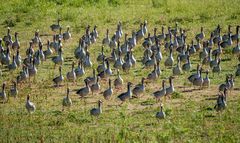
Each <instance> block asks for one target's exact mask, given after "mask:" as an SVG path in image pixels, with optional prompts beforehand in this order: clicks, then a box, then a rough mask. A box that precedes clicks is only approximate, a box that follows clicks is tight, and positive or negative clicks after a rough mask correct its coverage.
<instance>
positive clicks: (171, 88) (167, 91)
mask: <svg viewBox="0 0 240 143" xmlns="http://www.w3.org/2000/svg"><path fill="white" fill-rule="evenodd" d="M174 92H175V88H174V85H173V77H171V76H170V77H169V87H167V88H166V96H171V95H172V94H173V93H174Z"/></svg>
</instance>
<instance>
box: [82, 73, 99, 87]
mask: <svg viewBox="0 0 240 143" xmlns="http://www.w3.org/2000/svg"><path fill="white" fill-rule="evenodd" d="M85 80H87V81H88V85H89V86H92V85H93V84H94V83H95V82H96V80H97V76H96V71H95V69H93V76H92V77H87V78H86V79H85Z"/></svg>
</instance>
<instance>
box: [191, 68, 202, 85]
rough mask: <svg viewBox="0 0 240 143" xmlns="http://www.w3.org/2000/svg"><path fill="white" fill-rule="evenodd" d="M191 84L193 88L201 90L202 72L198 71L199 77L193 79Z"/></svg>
mask: <svg viewBox="0 0 240 143" xmlns="http://www.w3.org/2000/svg"><path fill="white" fill-rule="evenodd" d="M192 83H193V86H199V87H200V89H201V88H202V84H203V78H202V70H200V71H199V76H198V77H196V78H194V80H193V82H192Z"/></svg>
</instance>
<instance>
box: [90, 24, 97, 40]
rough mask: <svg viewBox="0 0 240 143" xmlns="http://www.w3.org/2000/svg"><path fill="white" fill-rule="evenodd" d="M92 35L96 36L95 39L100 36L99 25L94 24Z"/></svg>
mask: <svg viewBox="0 0 240 143" xmlns="http://www.w3.org/2000/svg"><path fill="white" fill-rule="evenodd" d="M91 35H92V37H94V38H95V39H97V38H98V31H97V25H94V28H93V31H92V33H91Z"/></svg>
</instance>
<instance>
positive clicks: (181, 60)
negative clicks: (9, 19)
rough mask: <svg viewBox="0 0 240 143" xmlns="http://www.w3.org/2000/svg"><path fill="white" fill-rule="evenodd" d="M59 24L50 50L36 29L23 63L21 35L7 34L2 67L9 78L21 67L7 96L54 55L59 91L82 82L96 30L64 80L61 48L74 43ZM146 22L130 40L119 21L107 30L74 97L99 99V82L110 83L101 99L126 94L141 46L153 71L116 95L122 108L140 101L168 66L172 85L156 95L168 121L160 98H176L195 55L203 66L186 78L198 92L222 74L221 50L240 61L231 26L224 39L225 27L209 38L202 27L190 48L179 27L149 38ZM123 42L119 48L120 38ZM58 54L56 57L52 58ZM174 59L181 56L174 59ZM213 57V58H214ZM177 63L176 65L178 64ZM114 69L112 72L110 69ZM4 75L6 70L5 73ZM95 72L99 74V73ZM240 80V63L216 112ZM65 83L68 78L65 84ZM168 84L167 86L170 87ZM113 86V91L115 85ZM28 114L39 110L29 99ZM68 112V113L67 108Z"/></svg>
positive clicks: (1, 41) (66, 101)
mask: <svg viewBox="0 0 240 143" xmlns="http://www.w3.org/2000/svg"><path fill="white" fill-rule="evenodd" d="M60 21H61V20H60V19H58V20H57V23H56V24H53V25H51V26H50V28H51V30H52V31H54V33H55V34H54V35H53V40H52V41H49V40H48V41H47V42H46V43H47V47H46V50H44V49H43V46H44V44H43V41H42V40H41V37H40V34H39V31H38V30H37V31H36V32H35V34H34V37H33V38H32V39H31V40H30V42H29V48H27V50H26V57H25V58H22V57H21V55H20V52H19V50H20V41H19V39H18V33H17V32H15V35H14V37H15V38H14V40H12V35H11V29H10V28H8V29H7V34H6V36H4V37H3V38H0V62H1V65H2V66H1V67H2V68H6V69H8V70H9V72H10V73H12V72H13V71H15V70H16V69H17V68H22V70H21V71H20V73H19V74H18V75H17V77H16V80H15V81H13V85H12V87H11V88H10V92H9V95H11V96H13V97H17V95H18V88H17V87H18V85H22V84H25V83H28V82H29V84H30V83H31V78H33V77H35V76H36V75H37V74H38V68H39V67H38V65H40V64H41V63H42V62H45V61H46V60H48V59H49V58H50V56H51V59H52V63H53V64H54V67H55V68H56V67H57V68H58V69H59V76H57V77H54V78H53V80H52V81H53V83H54V84H55V85H56V87H58V86H60V85H61V84H62V82H63V81H64V80H67V81H69V82H73V84H76V80H77V78H79V77H82V76H83V75H84V74H85V73H86V71H85V69H87V68H88V69H91V67H92V66H93V63H92V61H91V53H90V52H89V48H90V47H91V45H92V44H94V43H96V41H97V39H98V38H99V35H98V31H97V26H94V28H93V29H92V30H91V29H90V28H91V27H90V26H87V28H86V33H85V34H84V35H83V36H82V37H81V38H80V39H79V44H78V46H77V48H76V49H75V51H74V53H73V54H74V56H75V58H76V61H77V64H78V66H77V67H76V68H75V63H76V62H73V63H72V67H71V69H70V70H69V71H68V72H67V74H66V76H65V75H63V74H62V64H63V63H64V55H63V49H64V48H63V47H64V46H63V43H64V41H68V40H71V33H70V27H67V31H66V32H64V33H62V26H61V25H60ZM147 25H148V24H147V21H144V22H143V23H141V24H140V28H139V29H137V30H136V31H133V32H132V35H131V37H130V38H128V34H124V33H123V30H122V23H121V22H118V24H117V30H116V32H115V33H114V35H113V36H112V37H111V36H110V35H109V29H107V30H106V35H105V37H104V38H103V40H102V50H101V53H100V54H99V55H98V56H97V61H98V63H99V65H98V67H97V68H96V69H93V75H92V76H89V77H86V78H85V79H84V82H85V86H84V87H82V88H80V89H79V90H77V92H76V94H77V95H79V97H81V98H85V97H87V96H90V95H89V94H91V93H92V95H93V94H96V93H98V94H100V90H101V85H100V80H103V81H105V82H106V83H108V88H107V89H105V90H103V92H101V94H102V95H103V97H104V99H105V100H109V99H111V98H113V97H112V96H113V94H114V90H115V89H116V90H120V91H121V90H123V85H124V84H123V83H124V81H123V78H122V77H121V74H120V72H125V73H129V71H130V70H131V69H133V68H135V65H136V64H138V63H137V61H136V59H135V57H134V54H133V53H134V52H133V51H134V49H135V48H137V45H139V44H142V47H143V49H144V50H143V56H142V60H141V62H142V65H143V69H153V70H152V71H151V72H150V73H149V74H148V75H147V76H146V77H142V79H141V83H140V84H137V85H135V86H134V87H133V88H132V86H133V83H131V82H128V84H127V90H126V91H125V92H122V93H121V94H119V95H118V96H117V98H118V99H119V100H120V101H121V104H123V103H124V102H125V101H127V100H128V99H130V98H132V97H136V98H141V96H142V95H143V94H144V93H145V83H146V81H147V82H150V83H154V82H155V81H156V80H157V79H158V77H159V76H160V75H161V74H162V72H163V71H162V70H161V68H160V62H164V65H165V67H166V68H171V69H172V76H170V77H169V81H166V80H162V87H161V88H160V89H159V90H156V91H155V92H154V93H152V95H153V97H154V98H155V99H156V101H157V102H160V111H159V112H158V113H157V114H156V117H157V118H158V119H161V118H165V116H166V115H165V113H164V111H163V104H162V102H161V99H162V98H163V97H167V96H170V95H172V94H173V93H174V91H175V89H174V83H173V80H174V77H176V76H181V74H182V73H183V72H184V73H188V72H189V71H190V70H191V69H192V64H191V57H193V55H196V54H198V55H199V64H198V65H197V71H196V73H193V74H192V75H190V76H189V77H188V81H189V82H190V83H191V84H192V85H193V86H194V87H195V86H197V87H199V88H200V89H202V88H204V87H209V86H210V79H209V77H208V74H209V72H212V73H218V74H219V73H220V72H221V59H222V57H223V54H224V52H223V49H225V48H227V47H233V48H232V54H233V55H234V56H236V57H238V58H239V60H240V46H239V45H240V44H239V39H240V32H239V29H240V26H237V27H236V33H235V34H233V32H232V31H231V26H229V28H228V33H226V34H224V35H223V34H222V33H221V31H222V28H221V27H220V25H218V26H217V27H216V28H215V29H214V30H213V31H212V32H211V35H210V38H207V37H206V36H205V34H204V29H203V27H201V31H200V33H199V34H196V36H195V37H194V39H193V40H192V42H191V44H187V43H186V38H187V35H186V31H185V30H184V29H182V28H179V26H178V24H177V23H176V26H175V27H174V28H171V27H168V29H167V32H166V30H165V27H163V26H162V31H161V33H158V32H157V28H154V34H153V35H151V34H150V33H148V28H147ZM123 37H124V41H123V42H122V43H120V41H121V39H123ZM104 48H110V49H111V53H110V55H106V54H105V53H104ZM163 50H165V51H166V53H169V54H168V55H165V56H166V57H165V61H162V60H163V54H162V51H163ZM54 54H55V56H53V55H54ZM173 54H175V55H177V56H176V57H177V58H176V59H174V56H173ZM212 57H214V58H212ZM175 60H176V61H177V64H175ZM111 68H113V70H112V69H111ZM113 71H116V72H117V76H116V77H115V79H114V80H113V79H112V77H114V75H113ZM1 72H2V71H1ZM96 72H97V73H96ZM203 73H206V77H203V75H202V74H203ZM235 76H240V64H238V65H237V69H236V72H235V75H233V74H229V75H227V76H226V81H225V83H223V84H221V85H220V86H219V96H218V99H217V103H216V105H215V107H214V108H215V109H216V110H217V111H220V110H223V109H224V108H225V107H226V102H227V100H226V97H227V94H228V91H231V90H232V89H233V87H234V77H235ZM65 78H66V79H65ZM168 82H169V84H168ZM112 83H113V85H114V87H113V85H112ZM5 88H6V82H3V85H2V91H1V92H0V97H1V100H2V102H3V103H6V102H7V101H8V100H7V99H8V96H7V93H6V90H5ZM69 93H70V89H69V88H67V96H66V97H64V98H63V102H62V105H63V107H70V106H72V100H71V98H70V96H69ZM102 104H103V101H101V100H99V101H98V107H97V108H93V109H91V110H90V114H91V115H94V116H98V115H100V114H101V113H102ZM26 109H27V110H28V112H29V113H33V112H34V111H35V110H36V107H35V104H34V103H32V102H31V101H30V95H28V96H27V101H26ZM63 110H64V108H63Z"/></svg>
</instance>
